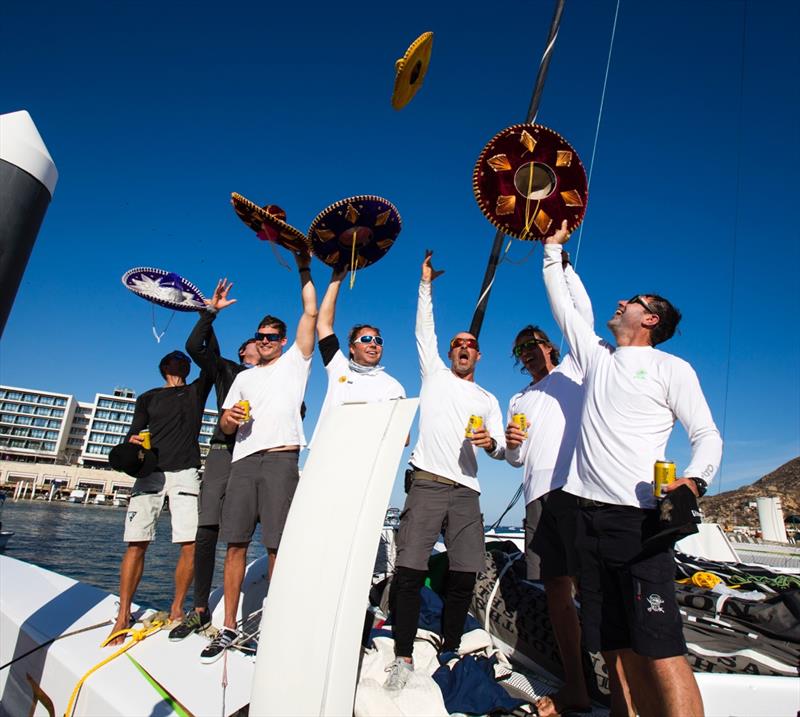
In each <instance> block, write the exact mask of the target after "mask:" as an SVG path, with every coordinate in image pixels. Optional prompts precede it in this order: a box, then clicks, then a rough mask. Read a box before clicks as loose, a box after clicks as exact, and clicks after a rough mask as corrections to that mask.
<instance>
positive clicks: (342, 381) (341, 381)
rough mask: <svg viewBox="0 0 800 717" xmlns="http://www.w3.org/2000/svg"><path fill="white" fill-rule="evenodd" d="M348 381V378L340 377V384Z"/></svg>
mask: <svg viewBox="0 0 800 717" xmlns="http://www.w3.org/2000/svg"><path fill="white" fill-rule="evenodd" d="M345 381H347V376H339V383H344V382H345Z"/></svg>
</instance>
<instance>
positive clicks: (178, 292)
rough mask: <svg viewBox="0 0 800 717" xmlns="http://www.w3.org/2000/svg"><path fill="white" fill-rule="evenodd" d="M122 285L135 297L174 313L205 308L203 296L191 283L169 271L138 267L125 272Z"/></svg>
mask: <svg viewBox="0 0 800 717" xmlns="http://www.w3.org/2000/svg"><path fill="white" fill-rule="evenodd" d="M122 283H123V285H124V286H125V288H126V289H130V290H131V291H132V292H133V293H134V294H136V295H137V296H141V297H142V298H143V299H147V301H150V302H152V303H154V304H158V305H159V306H164V307H166V308H168V309H175V311H199V310H200V309H204V308H205V307H206V300H205V297H204V296H203V294H202V293H201V292H200V289H198V288H197V287H196V286H195V285H194V284H193V283H192V282H191V281H187V280H186V279H184V278H183V277H182V276H178V274H175V273H173V272H170V271H164V270H163V269H155V268H153V267H150V266H140V267H137V268H136V269H131V270H130V271H126V272H125V273H124V274H123V275H122Z"/></svg>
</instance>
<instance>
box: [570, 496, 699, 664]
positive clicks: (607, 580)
mask: <svg viewBox="0 0 800 717" xmlns="http://www.w3.org/2000/svg"><path fill="white" fill-rule="evenodd" d="M579 506H580V514H579V519H578V527H577V551H578V557H579V560H580V602H581V624H582V628H583V638H584V641H585V644H586V648H587V649H588V650H589V651H590V652H597V651H607V650H621V649H625V648H630V649H632V650H633V651H634V652H635V653H637V654H638V655H642V656H644V657H653V658H664V657H675V656H678V655H684V654H686V642H685V641H684V639H683V621H682V620H681V615H680V611H679V610H678V603H677V601H676V599H675V557H674V554H673V552H672V550H664V551H662V552H660V553H656V554H655V555H649V556H647V557H640V553H641V548H642V543H643V541H644V540H646V539H647V538H648V537H649V536H650V535H652V534H653V533H654V532H656V531H657V512H656V511H655V510H643V509H641V508H634V507H632V506H625V505H608V504H598V505H595V506H586V505H585V503H584V502H582V501H579Z"/></svg>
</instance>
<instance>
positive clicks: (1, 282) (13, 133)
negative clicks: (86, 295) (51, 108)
mask: <svg viewBox="0 0 800 717" xmlns="http://www.w3.org/2000/svg"><path fill="white" fill-rule="evenodd" d="M57 181H58V172H57V171H56V167H55V164H54V163H53V160H52V159H51V157H50V154H49V153H48V151H47V148H46V147H45V145H44V143H43V142H42V138H41V137H40V136H39V132H38V131H37V129H36V125H35V124H34V123H33V120H32V119H31V117H30V115H29V114H28V113H27V112H25V111H22V112H12V113H10V114H5V115H0V336H2V334H3V330H4V329H5V325H6V321H7V320H8V315H9V314H10V313H11V307H12V305H13V304H14V299H15V297H16V295H17V290H18V289H19V285H20V282H21V281H22V275H23V274H24V273H25V267H26V266H27V265H28V258H29V257H30V255H31V251H32V250H33V245H34V243H35V242H36V235H37V234H38V233H39V227H40V226H41V224H42V220H43V219H44V215H45V212H46V211H47V207H48V206H49V205H50V200H51V199H52V197H53V191H54V190H55V186H56V182H57Z"/></svg>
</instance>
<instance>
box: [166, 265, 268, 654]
mask: <svg viewBox="0 0 800 717" xmlns="http://www.w3.org/2000/svg"><path fill="white" fill-rule="evenodd" d="M232 286H233V284H232V283H230V282H229V281H228V280H227V279H220V280H219V281H218V282H217V286H216V288H215V289H214V293H213V294H212V296H211V298H210V299H208V300H206V303H207V304H208V305H207V306H206V308H205V309H203V310H202V311H200V312H199V313H200V317H199V318H198V320H197V323H196V324H195V325H194V328H193V329H192V332H191V334H189V338H188V339H187V340H186V352H187V353H188V354H189V356H191V357H192V360H193V361H194V362H195V363H196V364H197V365H198V366H200V368H201V369H203V370H205V371H207V372H208V374H209V375H210V376H211V377H212V378H213V380H214V389H215V393H216V396H217V408H218V409H220V411H221V409H222V404H223V402H224V401H225V396H227V395H228V391H229V390H230V388H231V385H232V384H233V380H234V378H236V376H237V374H238V373H239V372H240V371H243V370H244V369H247V368H252V367H253V366H255V365H256V364H257V363H258V361H259V355H258V350H257V349H256V345H255V344H256V340H255V339H254V338H252V337H250V338H249V339H247V340H246V341H245V342H244V343H242V345H241V346H240V347H239V351H238V359H239V360H238V361H232V360H231V359H228V358H225V357H224V356H222V353H221V351H220V347H219V342H218V341H217V337H216V334H215V333H214V321H215V320H216V318H217V316H218V315H219V313H220V312H221V311H223V310H225V309H226V308H228V307H229V306H232V305H233V304H235V303H236V299H231V298H229V293H230V290H231V287H232ZM235 441H236V436H235V435H230V436H228V435H226V434H225V433H223V431H222V429H221V428H220V426H219V423H218V424H217V426H216V428H215V429H214V433H213V434H212V436H211V442H210V445H209V451H208V455H207V456H206V462H205V469H204V470H203V480H202V482H201V484H200V496H199V498H198V502H199V505H198V518H197V535H196V538H195V548H194V608H193V609H192V610H190V611H189V612H188V613H187V614H186V615H185V616H184V618H183V620H182V621H181V623H180V624H179V625H177V626H176V627H174V628H173V629H172V630H171V631H170V633H169V639H170V640H172V641H177V640H182V639H184V638H186V637H188V636H189V635H191V634H192V633H193V632H198V631H201V630H204V629H205V628H206V627H208V626H209V625H210V624H211V615H210V612H209V609H208V600H209V595H210V593H211V582H212V580H213V577H214V563H215V562H216V555H217V539H218V536H219V520H220V511H221V509H222V500H223V498H224V497H225V488H226V486H227V484H228V475H229V473H230V470H231V457H232V455H233V444H234V443H235Z"/></svg>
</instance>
